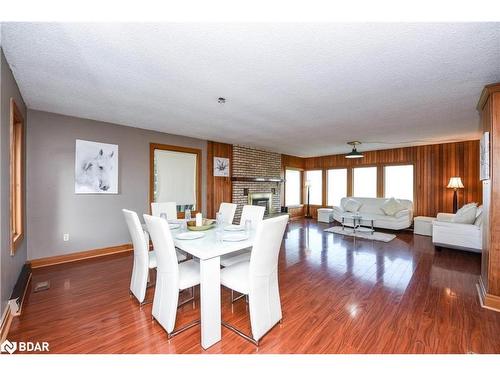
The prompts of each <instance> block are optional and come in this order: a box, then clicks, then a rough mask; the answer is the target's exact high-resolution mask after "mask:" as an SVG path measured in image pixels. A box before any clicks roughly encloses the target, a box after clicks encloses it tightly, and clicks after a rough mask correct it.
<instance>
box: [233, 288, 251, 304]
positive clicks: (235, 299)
mask: <svg viewBox="0 0 500 375" xmlns="http://www.w3.org/2000/svg"><path fill="white" fill-rule="evenodd" d="M243 297H245V299H246V301H247V303H248V295H246V294H241V295H239V296H238V297H236V298H234V290H232V289H231V303H235V302H236V301H238V300H239V299H241V298H243Z"/></svg>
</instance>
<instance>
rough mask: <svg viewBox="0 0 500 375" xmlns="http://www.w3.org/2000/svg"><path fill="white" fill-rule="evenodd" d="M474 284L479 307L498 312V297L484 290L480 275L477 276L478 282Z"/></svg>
mask: <svg viewBox="0 0 500 375" xmlns="http://www.w3.org/2000/svg"><path fill="white" fill-rule="evenodd" d="M476 286H477V293H478V296H479V303H480V305H481V307H482V308H485V309H488V310H493V311H498V312H500V297H499V296H495V295H493V294H488V293H487V292H486V288H485V286H484V283H483V278H482V277H479V282H478V283H477V284H476Z"/></svg>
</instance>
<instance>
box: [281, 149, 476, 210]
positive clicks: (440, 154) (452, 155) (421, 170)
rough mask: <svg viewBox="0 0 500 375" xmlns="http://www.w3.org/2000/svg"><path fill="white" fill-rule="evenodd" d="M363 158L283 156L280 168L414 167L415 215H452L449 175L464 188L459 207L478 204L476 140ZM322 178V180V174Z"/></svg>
mask: <svg viewBox="0 0 500 375" xmlns="http://www.w3.org/2000/svg"><path fill="white" fill-rule="evenodd" d="M364 155H365V157H364V158H362V159H346V158H345V156H344V155H328V156H319V157H312V158H304V159H303V160H304V162H303V164H301V163H300V161H298V160H297V158H296V157H289V156H287V157H286V158H284V159H283V160H284V162H283V168H284V169H285V168H287V167H296V166H301V167H303V168H304V169H305V170H312V169H322V170H325V171H326V170H327V169H330V168H352V167H356V166H383V165H390V164H405V163H408V164H413V165H414V166H415V192H416V194H415V197H416V198H415V202H414V204H415V215H416V216H419V215H422V216H436V214H437V213H438V212H452V209H453V191H452V190H451V189H447V188H446V185H447V184H448V180H449V178H450V177H452V176H460V177H461V178H462V181H463V183H464V186H465V189H463V190H460V191H459V205H461V204H464V203H467V202H478V203H482V189H481V184H480V181H479V141H477V140H474V141H465V142H455V143H444V144H436V145H426V146H414V147H403V148H394V149H389V150H378V151H368V152H364ZM349 175H350V174H349ZM323 176H324V177H323V178H324V179H325V178H326V173H324V174H323ZM379 178H381V177H380V175H379ZM380 182H381V181H380ZM323 186H324V188H323V190H326V183H324V184H323ZM379 190H380V189H379ZM324 200H325V201H324V202H323V203H324V204H323V206H326V192H325V194H324ZM318 207H319V206H318ZM316 208H317V207H316V206H311V211H312V214H313V217H315V216H316Z"/></svg>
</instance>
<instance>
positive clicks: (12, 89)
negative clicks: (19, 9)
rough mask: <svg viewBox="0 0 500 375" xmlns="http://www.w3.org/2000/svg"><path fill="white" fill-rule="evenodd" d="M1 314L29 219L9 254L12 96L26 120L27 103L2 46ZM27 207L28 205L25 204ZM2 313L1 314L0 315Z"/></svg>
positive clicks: (22, 257) (23, 252) (20, 263)
mask: <svg viewBox="0 0 500 375" xmlns="http://www.w3.org/2000/svg"><path fill="white" fill-rule="evenodd" d="M0 55H1V56H0V60H1V61H0V70H1V72H0V73H1V74H0V77H1V78H0V87H1V89H0V154H1V158H0V160H1V165H0V177H1V179H0V181H1V184H0V190H1V192H0V252H1V254H0V289H1V301H0V314H3V311H4V309H5V306H6V305H7V301H8V299H9V297H10V294H11V293H12V289H13V288H14V284H15V283H16V281H17V278H18V276H19V272H20V271H21V268H22V266H23V264H24V263H25V262H26V254H27V251H26V250H27V246H26V244H27V238H26V222H25V236H24V240H23V242H22V243H21V244H20V246H19V247H18V249H17V252H16V254H15V255H14V256H11V255H10V223H9V217H10V195H9V193H10V164H9V160H10V98H14V100H15V102H16V104H17V106H18V107H19V109H20V110H21V112H22V114H23V116H24V119H25V123H26V106H25V105H24V101H23V98H22V97H21V94H20V93H19V88H18V87H17V84H16V81H15V79H14V76H13V75H12V72H11V70H10V68H9V65H8V64H7V60H6V59H5V56H4V54H3V51H1V49H0ZM25 209H26V207H25ZM0 316H1V315H0Z"/></svg>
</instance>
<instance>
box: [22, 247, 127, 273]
mask: <svg viewBox="0 0 500 375" xmlns="http://www.w3.org/2000/svg"><path fill="white" fill-rule="evenodd" d="M132 250H133V247H132V244H130V243H127V244H123V245H118V246H110V247H104V248H101V249H93V250H87V251H79V252H77V253H71V254H65V255H57V256H53V257H47V258H39V259H31V260H29V261H28V263H29V264H30V265H31V268H40V267H48V266H53V265H56V264H62V263H69V262H78V261H80V260H85V259H91V258H97V257H102V256H106V255H111V254H118V253H124V252H127V251H132Z"/></svg>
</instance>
